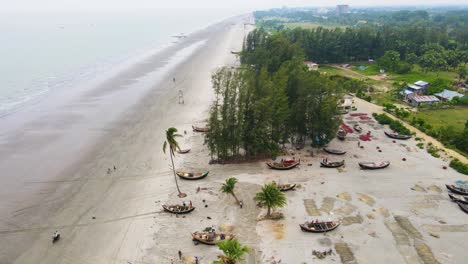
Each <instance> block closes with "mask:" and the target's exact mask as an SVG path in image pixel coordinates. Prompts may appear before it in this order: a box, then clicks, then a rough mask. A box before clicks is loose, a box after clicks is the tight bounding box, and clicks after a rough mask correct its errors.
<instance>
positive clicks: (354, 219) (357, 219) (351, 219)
mask: <svg viewBox="0 0 468 264" xmlns="http://www.w3.org/2000/svg"><path fill="white" fill-rule="evenodd" d="M363 221H364V219H362V216H361V215H360V214H358V215H355V216H345V217H343V218H342V219H341V224H342V225H344V226H348V225H354V224H362V222H363Z"/></svg>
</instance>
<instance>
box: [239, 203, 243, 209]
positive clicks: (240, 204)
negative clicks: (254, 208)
mask: <svg viewBox="0 0 468 264" xmlns="http://www.w3.org/2000/svg"><path fill="white" fill-rule="evenodd" d="M243 205H244V202H242V201H240V202H239V206H240V208H241V209H242V206H243Z"/></svg>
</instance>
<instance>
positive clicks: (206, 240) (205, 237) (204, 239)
mask: <svg viewBox="0 0 468 264" xmlns="http://www.w3.org/2000/svg"><path fill="white" fill-rule="evenodd" d="M233 238H234V235H233V234H229V233H216V232H195V233H192V239H193V240H194V241H198V242H200V243H202V244H206V245H216V243H219V242H221V241H224V240H232V239H233Z"/></svg>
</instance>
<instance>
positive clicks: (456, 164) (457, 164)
mask: <svg viewBox="0 0 468 264" xmlns="http://www.w3.org/2000/svg"><path fill="white" fill-rule="evenodd" d="M450 167H451V168H453V169H454V170H456V171H458V172H459V173H462V174H465V175H468V164H465V163H463V162H461V161H459V160H458V159H453V160H452V161H450Z"/></svg>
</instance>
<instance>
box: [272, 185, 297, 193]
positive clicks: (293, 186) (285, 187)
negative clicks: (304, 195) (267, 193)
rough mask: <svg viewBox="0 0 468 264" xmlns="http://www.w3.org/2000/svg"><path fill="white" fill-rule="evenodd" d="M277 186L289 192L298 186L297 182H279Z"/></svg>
mask: <svg viewBox="0 0 468 264" xmlns="http://www.w3.org/2000/svg"><path fill="white" fill-rule="evenodd" d="M276 186H278V189H279V190H280V191H282V192H287V191H290V190H292V189H294V188H296V184H295V183H286V184H277V185H276Z"/></svg>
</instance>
